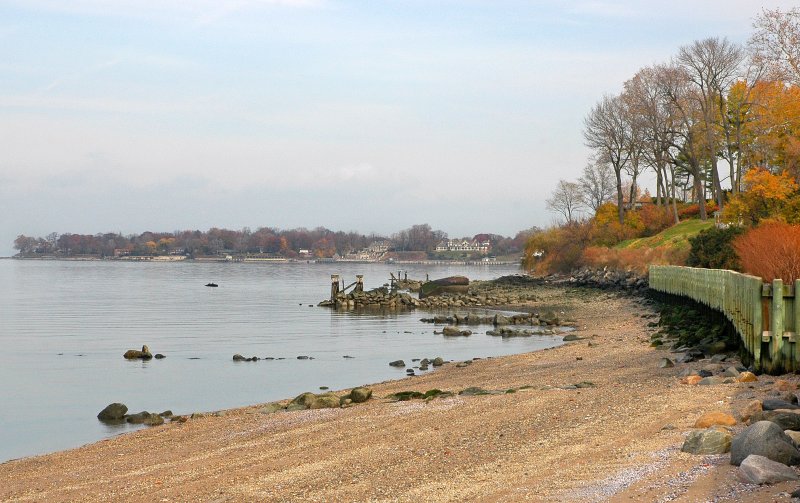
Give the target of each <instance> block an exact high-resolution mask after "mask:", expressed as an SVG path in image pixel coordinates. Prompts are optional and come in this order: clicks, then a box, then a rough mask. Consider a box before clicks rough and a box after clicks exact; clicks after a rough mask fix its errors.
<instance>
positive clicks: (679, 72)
mask: <svg viewBox="0 0 800 503" xmlns="http://www.w3.org/2000/svg"><path fill="white" fill-rule="evenodd" d="M657 82H658V89H659V91H658V92H659V94H660V95H661V96H662V97H663V99H664V104H665V106H666V107H667V109H668V114H669V117H670V119H669V129H668V141H669V142H670V147H671V148H674V149H675V150H676V153H675V154H674V155H672V156H671V159H670V161H671V162H672V164H673V165H674V166H675V168H676V169H684V170H685V171H686V173H687V174H688V175H689V177H690V178H691V183H692V188H693V192H694V196H695V198H696V199H697V202H698V204H699V207H700V219H701V220H706V218H708V215H707V214H706V205H705V202H706V198H705V187H704V185H703V181H704V170H703V166H702V164H703V161H704V160H705V155H706V154H707V149H705V148H704V147H703V137H702V131H703V129H702V128H703V123H702V114H701V110H700V109H699V107H698V106H697V105H698V103H697V100H695V99H693V97H692V94H693V93H692V91H691V90H690V88H689V78H688V76H687V74H686V71H685V70H684V69H683V68H682V67H680V66H677V65H665V66H661V67H659V69H658V76H657ZM687 182H688V180H687Z"/></svg>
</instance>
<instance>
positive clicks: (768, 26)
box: [748, 7, 800, 85]
mask: <svg viewBox="0 0 800 503" xmlns="http://www.w3.org/2000/svg"><path fill="white" fill-rule="evenodd" d="M753 28H754V29H755V32H754V33H753V35H752V36H751V37H750V40H749V42H748V46H749V48H750V50H751V51H752V53H753V58H754V59H755V60H756V61H760V62H762V63H763V64H764V65H765V66H766V67H767V68H768V69H769V77H770V78H771V79H773V80H781V81H784V82H790V83H792V84H794V85H800V9H798V8H797V7H795V8H793V9H791V10H788V11H786V12H783V11H781V10H780V9H775V10H770V9H764V10H763V11H761V14H760V15H759V16H758V17H756V19H755V21H754V22H753Z"/></svg>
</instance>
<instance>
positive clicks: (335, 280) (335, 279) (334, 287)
mask: <svg viewBox="0 0 800 503" xmlns="http://www.w3.org/2000/svg"><path fill="white" fill-rule="evenodd" d="M337 295H339V275H338V274H331V302H336V296H337Z"/></svg>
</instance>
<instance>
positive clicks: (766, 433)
mask: <svg viewBox="0 0 800 503" xmlns="http://www.w3.org/2000/svg"><path fill="white" fill-rule="evenodd" d="M751 454H757V455H759V456H765V457H767V458H769V459H771V460H773V461H777V462H779V463H783V464H785V465H796V464H798V463H800V451H799V450H797V447H795V446H794V442H792V439H791V438H789V437H788V436H786V434H785V433H783V428H781V427H780V426H778V425H777V424H775V423H773V422H771V421H758V422H757V423H753V424H751V425H750V426H748V427H747V428H746V429H745V430H744V431H742V432H741V433H740V434H738V435H737V436H736V437H735V438H734V439H733V442H732V443H731V464H732V465H740V464H742V461H744V460H745V458H746V457H747V456H749V455H751Z"/></svg>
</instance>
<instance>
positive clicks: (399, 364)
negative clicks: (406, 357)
mask: <svg viewBox="0 0 800 503" xmlns="http://www.w3.org/2000/svg"><path fill="white" fill-rule="evenodd" d="M389 365H391V366H392V367H405V366H406V362H404V361H403V360H395V361H393V362H389Z"/></svg>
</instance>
